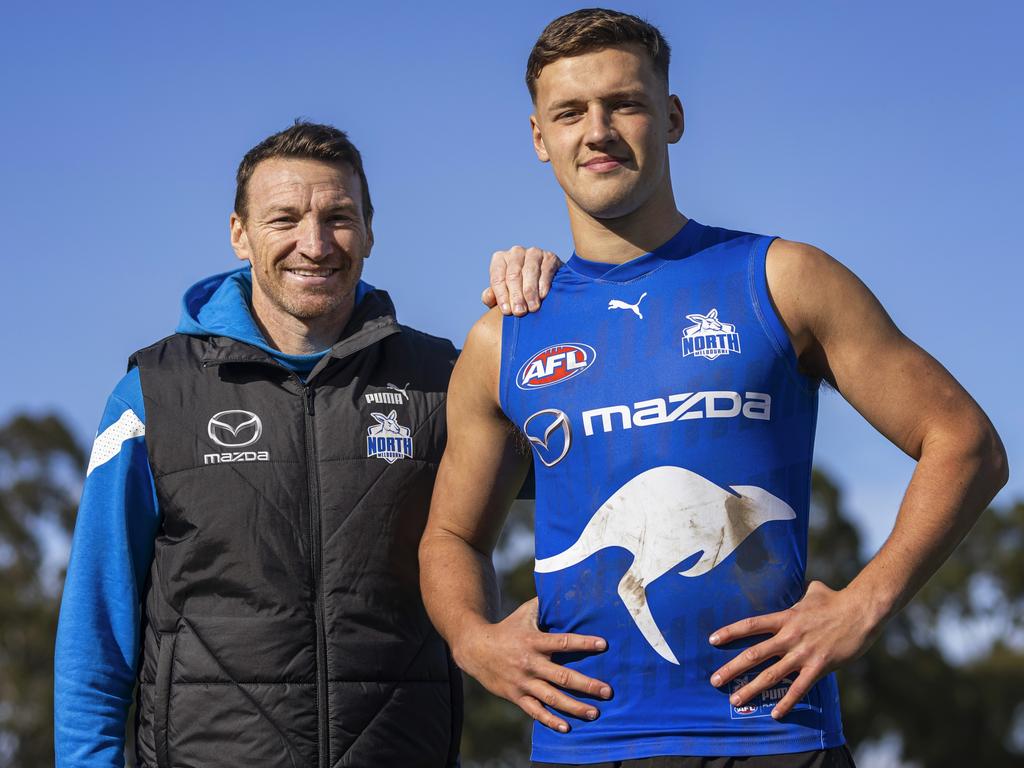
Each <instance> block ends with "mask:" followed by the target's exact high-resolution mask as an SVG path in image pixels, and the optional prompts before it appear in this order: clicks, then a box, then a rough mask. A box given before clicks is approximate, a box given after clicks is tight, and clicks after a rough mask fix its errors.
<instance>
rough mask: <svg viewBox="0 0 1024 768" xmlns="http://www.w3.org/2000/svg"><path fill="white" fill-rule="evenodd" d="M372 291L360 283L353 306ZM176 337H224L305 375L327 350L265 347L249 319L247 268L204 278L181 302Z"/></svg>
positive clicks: (248, 273) (249, 276) (361, 281)
mask: <svg viewBox="0 0 1024 768" xmlns="http://www.w3.org/2000/svg"><path fill="white" fill-rule="evenodd" d="M373 290H374V287H373V286H372V285H370V284H369V283H367V282H365V281H363V280H360V281H359V285H358V286H357V287H356V306H358V305H359V302H361V301H362V300H363V297H364V296H366V294H368V293H369V292H370V291H373ZM181 303H182V307H181V319H180V320H179V321H178V328H177V332H178V333H185V334H188V335H189V336H226V337H227V338H229V339H235V340H236V341H241V342H243V343H244V344H249V345H251V346H253V347H257V348H258V349H261V350H263V351H264V352H266V353H267V354H268V355H270V356H271V357H273V358H274V359H275V360H277V361H278V362H279V363H281V364H282V365H284V366H285V367H286V368H288V369H289V370H292V371H295V372H296V373H299V374H302V375H306V374H308V373H309V372H310V371H311V370H312V369H313V367H314V366H315V365H316V364H317V363H318V362H320V358H322V357H323V356H324V354H325V353H326V352H327V349H324V350H321V351H319V352H314V353H313V354H309V355H287V354H285V353H284V352H282V351H280V350H279V349H275V348H274V347H272V346H270V344H268V343H267V340H266V339H265V338H264V337H263V333H262V332H261V331H260V329H259V326H257V325H256V321H255V320H253V317H252V310H251V307H252V272H251V271H250V268H249V267H241V268H240V269H233V270H231V271H230V272H222V273H220V274H219V275H212V276H211V277H207V278H204V279H203V280H200V281H199V282H198V283H196V284H195V285H193V286H192V287H191V288H189V289H188V290H187V291H185V296H184V297H183V298H182V302H181Z"/></svg>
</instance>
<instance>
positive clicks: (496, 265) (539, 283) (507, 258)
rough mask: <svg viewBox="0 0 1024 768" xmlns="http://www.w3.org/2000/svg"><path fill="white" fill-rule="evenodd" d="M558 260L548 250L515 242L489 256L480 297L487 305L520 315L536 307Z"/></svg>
mask: <svg viewBox="0 0 1024 768" xmlns="http://www.w3.org/2000/svg"><path fill="white" fill-rule="evenodd" d="M561 266H562V262H561V261H560V260H559V258H558V256H556V255H555V254H554V253H552V252H551V251H544V250H541V249H540V248H533V247H531V248H523V247H522V246H521V245H515V246H512V247H511V248H509V249H508V250H507V251H495V252H494V254H493V255H492V256H491V266H490V269H489V273H490V286H489V287H488V288H486V289H485V290H484V291H483V293H482V294H481V296H480V300H481V301H482V302H483V303H484V305H485V306H487V307H493V306H497V307H499V308H500V309H501V312H502V314H505V315H508V314H514V315H516V316H517V317H522V316H523V315H525V314H526V313H527V312H535V311H536V310H538V309H540V302H541V299H543V298H544V297H545V296H547V294H548V291H549V290H550V289H551V281H552V280H553V279H554V276H555V273H556V272H558V270H559V269H560V268H561Z"/></svg>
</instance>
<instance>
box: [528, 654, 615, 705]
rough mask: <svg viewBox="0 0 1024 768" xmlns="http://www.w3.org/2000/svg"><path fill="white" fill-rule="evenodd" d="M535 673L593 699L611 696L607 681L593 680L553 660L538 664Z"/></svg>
mask: <svg viewBox="0 0 1024 768" xmlns="http://www.w3.org/2000/svg"><path fill="white" fill-rule="evenodd" d="M537 673H538V674H539V675H541V676H542V677H543V678H544V679H546V680H549V681H550V682H552V683H554V684H555V685H557V686H558V687H559V688H565V689H566V690H570V691H579V692H580V693H585V694H586V695H588V696H593V697H594V698H595V699H598V698H600V699H610V698H611V697H612V688H611V686H610V685H608V684H607V683H602V682H601V681H600V680H595V679H594V678H592V677H587V676H586V675H584V674H582V673H580V672H577V671H575V670H573V669H569V668H568V667H563V666H561V665H560V664H555V663H553V662H546V663H544V664H541V665H539V667H538V669H537Z"/></svg>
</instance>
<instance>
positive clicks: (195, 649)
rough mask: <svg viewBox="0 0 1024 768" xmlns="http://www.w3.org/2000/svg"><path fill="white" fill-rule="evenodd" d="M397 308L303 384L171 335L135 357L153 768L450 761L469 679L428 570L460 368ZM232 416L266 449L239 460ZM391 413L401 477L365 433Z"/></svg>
mask: <svg viewBox="0 0 1024 768" xmlns="http://www.w3.org/2000/svg"><path fill="white" fill-rule="evenodd" d="M393 312H394V310H393V308H392V306H391V303H390V300H389V299H388V298H387V295H386V294H384V293H383V292H379V291H378V292H375V293H373V294H371V295H370V296H368V297H367V298H365V299H364V300H363V302H361V303H360V310H359V314H358V315H357V316H356V317H354V318H353V321H352V322H351V323H350V325H349V328H348V329H346V332H345V334H344V335H343V339H342V341H340V342H339V343H338V344H337V345H335V347H333V348H332V350H331V351H330V352H329V353H328V355H327V356H326V357H325V359H324V360H323V361H322V362H321V363H320V364H319V365H318V366H317V368H316V369H314V371H313V373H312V375H311V377H310V379H309V381H308V383H306V384H304V383H303V382H302V381H301V380H299V379H298V377H296V376H295V375H294V374H291V373H289V372H288V371H287V370H286V369H284V368H283V367H281V366H279V365H278V364H277V363H276V362H275V361H274V360H273V359H272V358H270V357H269V356H268V355H266V354H265V353H264V352H262V351H260V350H258V349H256V348H254V347H250V346H248V345H245V344H242V343H240V342H237V341H234V340H231V339H227V338H222V337H193V336H185V335H175V336H171V337H169V338H167V339H165V340H163V341H162V342H159V343H157V344H156V345H154V346H152V347H149V348H147V349H145V350H142V351H140V352H138V353H136V355H135V356H134V358H133V363H134V364H136V365H138V367H139V372H140V376H141V381H142V392H143V398H144V401H145V409H146V444H147V448H148V451H149V459H150V466H151V468H152V471H153V477H154V480H155V484H156V490H157V496H158V500H159V505H160V509H161V511H162V514H163V520H162V527H161V530H160V532H159V535H158V538H157V540H156V548H155V554H154V559H153V565H152V568H151V571H150V578H149V581H148V585H147V590H146V594H145V598H144V616H143V626H144V631H143V649H142V660H141V665H140V672H139V682H140V685H139V693H138V707H137V723H136V725H137V731H136V734H137V735H136V751H137V754H138V759H139V763H140V765H142V766H152V767H154V768H170V767H171V766H195V767H197V768H198V767H199V766H245V767H246V768H258V767H259V766H275V767H276V766H292V767H294V768H300V767H301V768H306V767H307V766H309V767H311V768H313V767H315V768H341V767H344V766H365V765H396V766H397V765H402V766H424V767H428V766H446V765H454V764H455V763H456V760H457V754H458V742H459V729H460V719H461V701H460V698H461V680H460V679H459V677H458V672H457V671H456V670H455V667H454V665H453V664H452V662H451V658H450V655H449V654H448V651H447V648H446V647H445V645H444V643H443V641H442V640H441V638H440V637H439V636H438V635H437V633H436V632H435V631H434V629H433V627H432V626H431V624H430V621H429V619H428V618H427V615H426V611H425V610H424V608H423V604H422V601H421V599H420V593H419V583H418V582H419V570H418V562H417V546H418V542H419V538H420V535H421V533H422V531H423V526H424V524H425V522H426V516H427V511H428V508H429V502H430V495H431V492H432V489H433V484H434V477H435V474H436V471H437V466H438V463H439V461H440V459H441V455H442V453H443V451H444V445H445V439H446V430H445V419H444V402H445V391H446V389H447V385H448V378H449V376H450V373H451V368H452V364H453V362H454V359H455V354H456V353H455V349H454V347H452V345H451V343H450V342H448V341H446V340H443V339H436V338H434V337H430V336H427V335H425V334H422V333H419V332H417V331H414V330H411V329H408V328H405V327H402V326H399V325H398V324H397V323H396V322H395V320H394V317H393ZM389 385H390V386H389ZM400 390H404V391H401V392H400ZM225 411H244V412H248V413H249V414H255V415H256V416H258V417H259V421H260V426H261V427H262V429H261V431H260V435H259V438H258V439H256V440H254V441H252V442H251V443H250V444H247V445H240V444H241V443H245V442H246V441H247V440H249V438H251V437H253V435H255V422H253V421H252V420H249V423H248V424H247V425H243V426H241V427H239V428H238V432H237V434H235V433H232V432H231V431H230V430H225V429H224V427H223V426H221V425H220V424H221V422H217V423H214V422H213V421H212V418H213V417H214V416H215V415H216V414H220V413H222V412H225ZM392 411H394V412H395V415H394V417H393V421H391V422H389V423H397V424H398V425H400V426H402V427H405V428H408V429H409V430H410V435H409V437H410V439H411V442H412V445H411V448H412V451H411V453H412V455H411V457H408V458H406V457H400V458H397V459H396V460H395V461H394V462H393V463H389V462H388V461H386V460H385V459H383V458H381V457H379V456H373V457H370V456H368V455H367V454H368V445H367V435H368V429H369V428H374V427H376V426H377V425H379V423H380V419H378V418H377V417H374V416H373V414H374V413H376V414H378V416H379V417H381V418H383V419H385V420H387V419H389V418H392V416H391V412H392ZM247 419H248V417H247V416H246V415H245V414H241V415H240V414H227V415H226V416H223V417H221V421H223V422H227V423H228V426H229V427H238V425H239V424H242V423H243V422H245V421H246V420H247ZM211 433H213V434H212V435H211ZM214 436H215V437H216V438H217V439H220V440H221V441H222V442H226V443H229V444H234V445H229V446H225V445H218V444H217V443H216V442H215V441H214V439H213V437H214Z"/></svg>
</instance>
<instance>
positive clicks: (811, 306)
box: [711, 241, 1007, 717]
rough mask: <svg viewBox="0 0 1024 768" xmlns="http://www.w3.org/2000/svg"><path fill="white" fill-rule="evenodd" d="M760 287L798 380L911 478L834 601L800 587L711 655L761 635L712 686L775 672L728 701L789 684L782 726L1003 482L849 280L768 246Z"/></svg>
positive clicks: (972, 421) (878, 311)
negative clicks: (819, 389)
mask: <svg viewBox="0 0 1024 768" xmlns="http://www.w3.org/2000/svg"><path fill="white" fill-rule="evenodd" d="M767 272H768V284H769V289H770V292H771V295H772V299H773V301H774V303H775V305H776V308H777V309H778V312H779V316H780V317H781V318H782V321H783V323H784V324H785V325H786V329H787V331H788V332H789V335H790V338H791V339H792V341H793V345H794V348H795V349H796V352H797V356H798V358H799V361H800V365H801V368H802V369H803V370H804V371H805V372H806V373H807V374H808V375H811V376H817V377H820V378H822V379H825V380H826V381H828V382H830V383H831V384H833V385H834V386H835V387H836V389H838V390H839V392H840V393H842V395H843V397H845V398H846V400H847V401H848V402H849V403H850V404H851V405H852V406H853V407H854V408H856V409H857V411H858V412H859V413H860V414H861V415H862V416H864V418H865V419H867V420H868V422H870V423H871V424H872V426H874V427H875V429H877V430H878V431H879V432H881V433H882V434H883V435H885V436H886V437H887V438H888V439H889V440H891V441H892V442H893V443H894V444H895V445H896V446H898V447H899V448H900V449H902V450H903V451H904V452H905V453H906V454H907V455H909V456H911V457H912V458H914V459H916V460H917V466H916V468H915V470H914V473H913V476H912V477H911V480H910V484H909V486H908V487H907V491H906V494H905V495H904V498H903V502H902V504H901V505H900V509H899V512H898V514H897V516H896V523H895V526H894V528H893V531H892V533H891V534H890V535H889V538H888V539H887V540H886V542H885V544H884V545H883V546H882V548H881V549H880V550H879V552H878V553H877V554H876V555H875V556H874V558H872V559H871V561H870V562H869V563H868V564H867V565H866V566H865V567H864V569H863V570H862V571H861V572H860V573H859V574H858V575H857V577H856V578H854V580H853V581H852V582H850V584H849V585H847V586H846V587H845V588H844V589H841V590H839V591H833V590H831V589H829V588H828V587H826V586H825V585H824V584H821V583H819V582H812V583H811V584H810V585H809V586H808V589H807V593H806V594H805V596H804V598H803V599H802V600H801V601H800V602H799V603H797V604H796V605H795V606H794V607H793V608H791V609H789V610H788V611H782V612H780V613H775V614H769V615H767V616H761V617H752V618H749V619H745V620H743V621H740V622H737V623H735V624H732V625H730V626H728V627H724V628H722V629H720V630H719V631H718V632H716V633H715V634H714V635H712V639H711V642H712V643H713V644H716V645H717V644H724V643H728V642H730V641H732V640H735V639H737V638H741V637H749V636H753V635H763V634H771V635H772V637H771V638H770V639H768V640H765V641H763V642H761V643H759V644H757V645H755V646H753V647H751V648H748V649H747V650H746V651H744V652H743V653H742V654H741V655H740V656H738V657H737V658H736V659H734V660H733V661H731V662H729V663H728V664H727V665H725V666H724V667H722V668H721V669H719V670H718V671H717V672H716V673H715V674H714V675H713V676H712V678H711V682H712V684H714V685H716V686H717V685H723V684H725V683H727V682H728V681H729V680H731V679H733V678H734V677H735V676H736V675H738V674H741V673H742V672H744V671H746V670H747V669H750V668H751V667H753V666H755V665H756V664H759V663H761V662H763V661H764V660H766V659H769V658H778V659H779V661H778V662H776V663H775V664H773V665H772V666H770V667H768V668H767V669H765V670H764V671H762V672H761V674H760V675H758V677H756V678H755V679H754V680H753V681H751V682H750V683H749V684H747V685H746V686H745V687H744V688H742V689H741V690H739V691H737V692H736V694H734V701H735V702H736V703H738V704H742V703H744V702H746V701H748V700H750V699H751V698H752V697H753V696H754V695H756V694H757V693H758V692H760V691H762V690H764V689H766V688H768V687H771V686H772V685H774V684H776V683H777V681H779V680H780V679H782V678H784V677H787V676H792V675H793V674H797V675H798V676H797V679H796V681H795V682H794V683H793V685H792V686H791V688H790V691H789V693H788V694H787V695H786V697H785V698H783V700H782V701H781V702H780V703H779V705H778V706H777V707H776V710H775V711H774V712H773V713H772V714H773V716H774V717H782V716H784V715H785V714H786V713H788V712H789V710H790V709H791V708H792V706H793V705H794V704H795V703H796V702H797V701H799V700H800V698H802V697H803V696H804V695H805V694H806V693H807V691H809V690H810V688H811V686H812V685H813V684H814V683H815V682H816V681H817V680H819V679H820V678H821V677H822V676H824V675H825V674H827V673H828V672H830V671H832V670H834V669H836V668H837V667H839V666H842V665H843V664H844V663H845V662H847V661H850V660H852V659H854V658H856V657H858V656H860V655H861V654H862V653H864V651H866V650H867V648H868V647H869V646H870V645H871V643H872V642H873V641H874V640H875V638H877V636H878V635H879V633H880V632H881V630H882V627H883V626H884V624H885V622H886V621H887V620H888V619H889V618H891V617H892V616H893V615H894V614H896V613H897V612H898V611H899V610H900V609H901V608H902V607H903V606H904V605H906V604H907V602H909V600H910V599H911V598H912V597H913V596H914V595H915V594H916V593H917V591H918V590H919V589H920V588H921V587H922V586H923V585H924V583H925V582H926V581H927V580H928V579H929V578H930V577H931V576H932V574H933V573H935V571H936V570H937V569H938V568H939V566H940V565H942V563H943V562H945V560H946V558H947V557H949V555H950V553H951V552H952V551H953V550H954V549H955V548H956V546H957V544H959V543H960V541H961V540H962V539H963V537H964V536H965V535H967V532H968V531H969V530H970V529H971V527H972V526H973V525H974V523H975V521H976V520H977V519H978V516H979V515H980V514H981V512H982V511H983V510H984V509H985V507H986V506H987V505H988V503H989V502H990V501H991V500H992V498H993V497H994V496H995V494H996V492H997V491H998V490H999V488H1001V487H1002V486H1003V485H1004V484H1005V482H1006V478H1007V463H1006V453H1005V451H1004V449H1003V446H1002V443H1001V442H1000V440H999V436H998V434H996V431H995V428H994V427H993V426H992V423H991V422H990V421H989V419H988V417H987V416H986V415H985V413H984V412H983V411H982V410H981V408H980V407H979V406H978V404H977V403H975V402H974V400H973V399H972V398H971V396H970V395H969V394H967V392H966V391H965V390H964V388H963V387H961V386H960V384H959V383H958V382H957V381H956V379H954V378H953V377H952V376H951V375H950V374H949V372H948V371H946V369H945V368H943V367H942V365H940V364H939V363H938V361H936V360H935V359H934V358H933V357H931V356H930V355H929V354H928V353H927V352H925V351H924V350H923V349H921V348H920V347H918V346H917V345H916V344H914V343H913V342H912V341H910V339H908V338H907V337H906V336H904V335H903V334H902V333H901V332H900V331H899V329H898V328H897V327H896V326H895V324H894V323H893V322H892V320H891V319H890V318H889V316H888V314H887V313H886V312H885V310H884V309H883V308H882V305H881V304H880V303H879V302H878V300H877V299H876V298H875V297H874V296H873V295H872V294H871V292H870V291H869V290H868V289H867V287H866V286H864V284H863V283H861V281H860V280H858V279H857V277H856V276H855V275H854V274H853V273H852V272H850V271H849V270H847V269H846V268H845V267H843V266H842V265H841V264H839V263H838V262H837V261H835V260H834V259H832V258H831V257H829V256H828V255H827V254H825V253H823V252H822V251H820V250H818V249H816V248H813V247H811V246H808V245H803V244H799V243H791V242H786V241H775V242H774V243H773V244H772V246H771V248H770V250H769V253H768V263H767Z"/></svg>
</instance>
